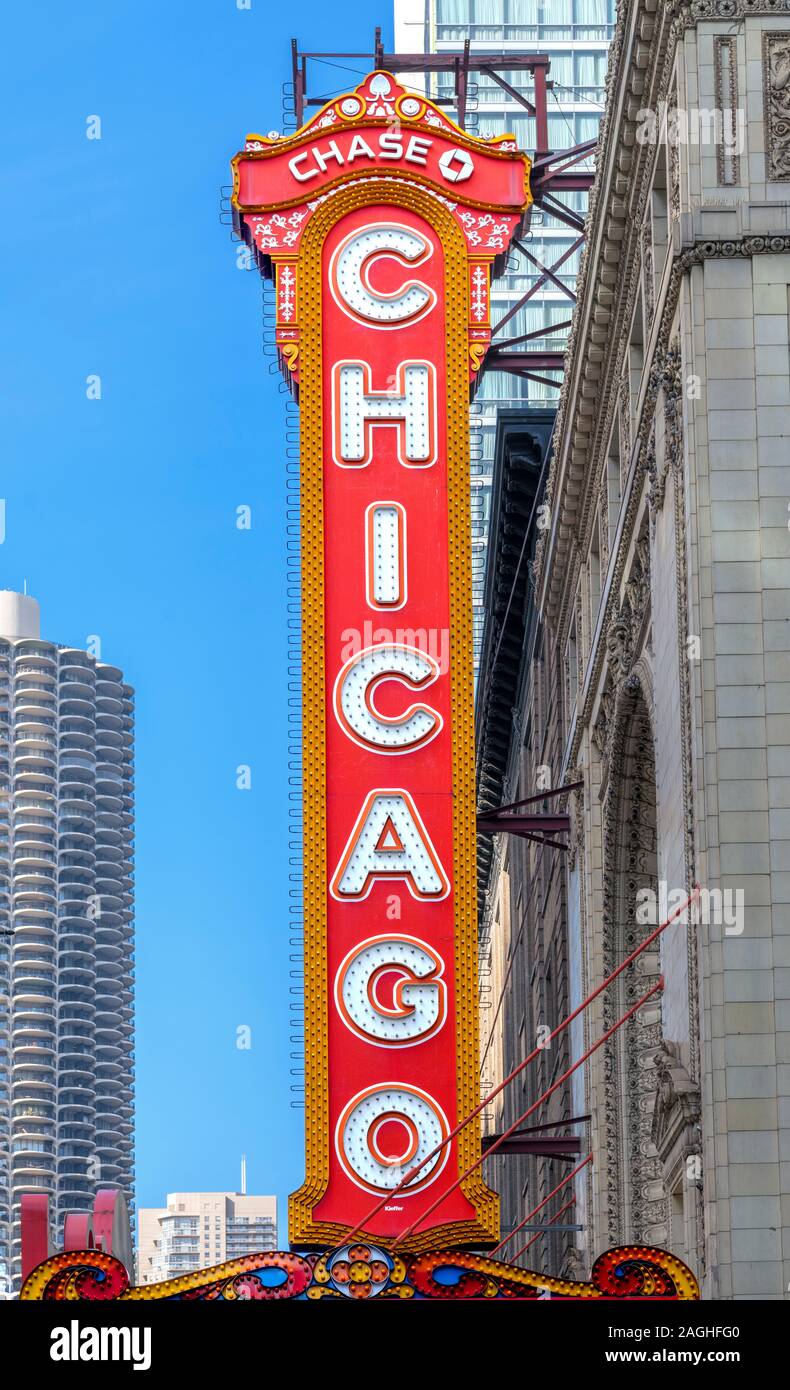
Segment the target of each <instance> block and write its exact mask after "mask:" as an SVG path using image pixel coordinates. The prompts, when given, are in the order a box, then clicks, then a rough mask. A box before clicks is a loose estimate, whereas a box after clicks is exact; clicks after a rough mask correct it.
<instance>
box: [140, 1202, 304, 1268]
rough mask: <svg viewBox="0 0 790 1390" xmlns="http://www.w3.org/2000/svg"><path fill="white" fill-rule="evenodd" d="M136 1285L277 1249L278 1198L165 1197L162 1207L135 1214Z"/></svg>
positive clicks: (142, 1210) (147, 1208)
mask: <svg viewBox="0 0 790 1390" xmlns="http://www.w3.org/2000/svg"><path fill="white" fill-rule="evenodd" d="M137 1233H138V1256H137V1283H138V1284H158V1283H161V1282H162V1281H163V1280H165V1279H176V1278H178V1276H179V1275H181V1274H189V1273H190V1271H191V1270H194V1269H206V1268H208V1267H209V1266H211V1265H218V1264H222V1263H223V1262H224V1261H225V1260H234V1259H238V1258H239V1256H241V1255H255V1254H258V1252H259V1251H261V1250H274V1249H276V1247H277V1198H276V1197H256V1196H252V1195H249V1196H248V1195H247V1193H244V1192H168V1194H167V1206H164V1207H140V1209H139V1211H138V1213H137Z"/></svg>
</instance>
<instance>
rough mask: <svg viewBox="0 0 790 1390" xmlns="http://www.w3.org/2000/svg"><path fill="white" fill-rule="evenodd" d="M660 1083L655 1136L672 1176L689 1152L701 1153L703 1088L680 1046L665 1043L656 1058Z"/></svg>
mask: <svg viewBox="0 0 790 1390" xmlns="http://www.w3.org/2000/svg"><path fill="white" fill-rule="evenodd" d="M653 1060H654V1062H655V1068H656V1075H657V1078H658V1084H657V1086H656V1100H655V1106H654V1108H653V1126H652V1139H653V1143H654V1144H655V1146H656V1150H657V1152H658V1156H659V1158H660V1159H661V1162H662V1163H663V1165H664V1171H665V1173H666V1174H667V1175H669V1174H670V1173H671V1172H672V1171H673V1170H674V1169H676V1168H677V1166H678V1164H679V1163H680V1162H682V1161H683V1160H685V1158H686V1157H687V1156H688V1155H689V1154H695V1153H698V1152H699V1147H700V1144H699V1130H698V1128H697V1126H698V1125H699V1123H700V1116H701V1113H702V1107H701V1099H700V1090H699V1087H698V1086H695V1085H694V1082H693V1081H692V1080H691V1078H690V1076H689V1074H688V1072H687V1071H686V1068H685V1067H684V1066H683V1063H682V1062H681V1060H680V1049H679V1048H678V1047H677V1045H676V1044H674V1043H671V1042H662V1043H661V1046H660V1047H659V1048H658V1051H657V1052H656V1053H655V1055H654V1058H653Z"/></svg>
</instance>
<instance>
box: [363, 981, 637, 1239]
mask: <svg viewBox="0 0 790 1390" xmlns="http://www.w3.org/2000/svg"><path fill="white" fill-rule="evenodd" d="M663 988H664V977H663V975H662V976H661V979H660V980H659V981H658V984H656V985H653V988H652V989H650V990H648V992H647V994H643V995H642V998H641V999H638V1000H637V1002H636V1003H635V1004H633V1005H632V1006H631V1008H630V1009H629V1010H628V1012H627V1013H624V1014H623V1016H622V1018H618V1020H617V1022H616V1023H613V1024H612V1026H611V1028H607V1030H606V1032H605V1033H603V1034H602V1035H601V1037H600V1038H599V1039H598V1041H597V1042H595V1043H593V1045H592V1047H589V1048H588V1049H587V1051H586V1052H585V1053H583V1054H582V1056H581V1057H580V1058H579V1060H578V1062H574V1063H573V1065H572V1066H570V1067H568V1070H567V1071H565V1072H563V1074H562V1076H559V1077H557V1080H556V1081H555V1082H554V1084H553V1085H552V1086H549V1089H548V1090H547V1091H544V1092H543V1095H542V1096H538V1099H537V1100H536V1101H535V1102H534V1104H532V1105H530V1107H529V1109H528V1110H525V1111H524V1114H523V1115H519V1117H518V1119H517V1120H514V1122H513V1124H512V1125H511V1126H510V1128H509V1129H506V1130H505V1132H504V1133H503V1134H500V1136H499V1138H498V1139H496V1140H495V1141H494V1143H493V1144H491V1145H490V1147H489V1148H488V1149H486V1152H485V1153H483V1154H481V1155H480V1157H479V1158H478V1159H475V1162H474V1163H470V1165H469V1167H468V1168H467V1169H466V1172H464V1173H462V1174H461V1176H460V1178H456V1179H455V1182H452V1183H451V1184H450V1186H449V1187H448V1188H446V1189H445V1191H444V1192H441V1193H440V1194H439V1196H438V1197H436V1198H435V1199H434V1200H433V1202H431V1205H430V1206H429V1207H428V1208H427V1210H426V1211H424V1212H423V1213H422V1215H421V1216H418V1217H417V1218H416V1220H414V1221H412V1222H411V1223H410V1224H409V1225H408V1226H407V1227H406V1229H405V1231H401V1234H400V1235H399V1236H397V1237H396V1239H395V1240H394V1241H393V1242H392V1244H391V1247H390V1248H391V1249H393V1250H394V1249H395V1247H396V1246H397V1245H400V1243H401V1241H402V1240H405V1239H406V1237H407V1236H410V1235H411V1234H412V1232H413V1231H414V1230H416V1228H417V1227H418V1226H419V1225H420V1222H422V1221H427V1219H428V1217H429V1216H432V1215H433V1213H434V1212H435V1211H436V1208H437V1207H438V1206H441V1204H442V1202H444V1201H445V1200H446V1199H447V1197H449V1196H450V1193H451V1192H454V1191H455V1189H456V1187H460V1185H461V1183H463V1182H466V1179H467V1178H470V1177H471V1176H472V1174H473V1173H475V1172H477V1169H478V1168H480V1167H481V1166H482V1164H483V1163H485V1161H486V1159H487V1158H490V1157H491V1155H492V1153H494V1152H495V1151H496V1150H497V1149H498V1148H499V1147H500V1145H501V1144H504V1142H505V1140H506V1139H509V1138H510V1136H511V1134H512V1133H513V1132H514V1130H516V1129H518V1128H519V1126H520V1125H522V1124H523V1123H524V1121H525V1120H528V1119H529V1117H530V1115H533V1114H534V1113H535V1111H536V1110H537V1109H538V1106H540V1105H542V1104H543V1102H544V1101H546V1100H548V1098H549V1096H553V1094H554V1092H555V1091H557V1090H559V1088H560V1086H562V1085H563V1084H564V1082H566V1081H567V1080H568V1077H569V1076H572V1075H573V1073H574V1072H575V1071H578V1070H579V1067H580V1066H582V1065H583V1064H584V1063H585V1062H586V1061H588V1060H589V1058H590V1057H592V1055H593V1053H594V1052H597V1051H598V1048H599V1047H603V1045H604V1043H605V1042H608V1041H609V1039H610V1038H611V1036H612V1034H613V1033H616V1032H617V1030H618V1028H622V1026H623V1024H624V1023H627V1022H628V1020H629V1018H632V1017H633V1015H634V1014H635V1013H636V1012H637V1010H638V1009H641V1008H642V1006H643V1005H644V1004H646V1003H647V1002H648V1000H649V999H652V998H653V995H654V994H659V993H660V992H661V990H662V989H663Z"/></svg>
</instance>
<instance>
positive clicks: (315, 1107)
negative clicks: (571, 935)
mask: <svg viewBox="0 0 790 1390" xmlns="http://www.w3.org/2000/svg"><path fill="white" fill-rule="evenodd" d="M381 204H385V205H389V206H393V207H401V208H408V209H410V210H411V211H413V212H415V213H416V214H417V215H419V216H420V217H422V218H424V220H425V221H426V222H427V223H428V224H429V225H430V226H431V227H432V228H433V230H434V231H435V232H436V234H437V236H438V237H439V240H440V242H441V245H442V251H443V254H444V284H445V297H446V321H445V329H446V339H447V352H446V373H447V402H446V408H447V487H448V541H449V564H450V586H449V617H450V713H451V719H450V723H451V727H452V731H453V735H452V778H453V816H452V823H453V870H454V898H453V903H454V909H453V910H454V934H455V990H456V1009H455V1019H456V1024H455V1029H456V1031H455V1048H456V1103H457V1111H456V1116H455V1119H456V1121H460V1120H462V1119H464V1118H465V1117H466V1116H467V1115H468V1114H469V1113H470V1112H471V1111H472V1110H473V1109H474V1108H475V1106H476V1105H477V1103H478V1099H479V1037H478V1013H477V989H476V984H477V970H476V965H477V932H476V924H477V908H476V896H475V878H476V873H475V859H476V824H475V760H474V710H473V672H472V540H471V515H470V508H471V501H470V495H469V493H470V489H469V419H468V389H469V370H468V352H467V324H468V319H469V288H468V280H469V277H468V269H467V267H468V259H467V250H466V246H465V243H464V237H463V234H462V232H461V229H460V227H459V226H458V225H457V223H456V222H455V219H454V218H453V216H452V214H451V213H450V211H449V210H448V209H446V208H445V207H444V206H443V205H442V204H441V203H439V202H438V201H437V199H436V198H435V197H434V196H431V194H429V193H427V192H425V191H423V190H422V189H420V188H417V187H414V186H413V180H412V179H411V178H410V179H409V182H406V181H405V180H402V179H401V180H397V181H393V182H390V180H389V178H388V181H387V183H376V184H375V185H373V186H371V183H370V180H369V178H368V179H367V180H365V182H363V183H359V182H356V183H354V184H351V185H349V183H348V180H346V187H345V188H344V189H343V191H341V192H338V194H337V195H336V196H335V197H334V198H332V199H330V200H329V201H328V202H327V203H324V204H322V205H321V206H320V207H319V208H318V209H317V210H316V211H315V213H314V214H313V216H312V218H311V219H310V221H309V222H308V224H307V226H306V228H305V231H304V234H303V239H302V244H301V268H300V275H301V284H300V326H301V339H300V352H299V360H300V416H301V436H300V460H301V465H300V478H301V483H300V498H301V527H302V530H301V535H302V544H301V556H302V726H303V750H304V751H303V768H302V775H303V845H304V924H305V925H304V933H305V939H304V948H305V980H304V992H305V1139H306V1167H305V1180H304V1182H303V1184H302V1186H301V1187H300V1188H299V1189H298V1190H297V1191H296V1192H293V1193H291V1195H290V1198H289V1204H288V1218H289V1234H290V1239H291V1243H292V1244H293V1245H295V1246H300V1247H303V1248H305V1247H314V1246H324V1247H325V1246H327V1245H329V1246H337V1245H338V1244H341V1243H342V1241H343V1240H344V1237H345V1235H346V1233H347V1230H348V1226H347V1225H342V1224H340V1223H336V1222H320V1221H315V1220H314V1219H313V1216H312V1209H313V1208H314V1206H315V1205H316V1203H317V1202H318V1201H320V1200H321V1197H322V1196H323V1195H324V1193H325V1191H326V1187H327V1184H328V1180H329V1143H330V1133H329V1095H328V1092H329V1087H328V1074H329V1073H328V1044H327V1033H326V1019H327V1010H328V1005H329V985H328V978H327V910H326V891H327V889H326V885H327V849H326V723H325V717H326V707H325V702H326V662H325V651H324V517H323V452H324V416H323V393H322V357H323V354H322V327H321V325H322V252H323V246H324V241H325V239H326V237H327V235H328V234H329V232H330V230H331V229H332V228H333V227H334V225H335V224H336V223H337V222H338V221H339V220H340V219H341V218H342V217H343V216H344V215H345V214H346V213H348V212H351V211H354V210H355V209H357V208H361V207H366V206H376V205H381ZM456 1153H457V1161H458V1169H459V1172H463V1171H464V1170H465V1169H466V1168H468V1167H470V1166H471V1164H473V1163H474V1162H475V1161H476V1160H477V1159H478V1158H479V1157H480V1133H479V1127H478V1125H477V1124H476V1123H473V1124H471V1125H467V1126H466V1128H465V1129H464V1130H463V1131H462V1132H461V1134H460V1135H459V1136H458V1139H457V1141H456ZM461 1190H462V1192H463V1193H464V1196H465V1197H466V1198H467V1200H468V1201H469V1202H471V1203H472V1204H473V1205H474V1206H475V1207H476V1210H477V1213H478V1217H477V1219H473V1220H469V1221H455V1222H449V1223H447V1224H446V1225H444V1226H441V1227H434V1228H432V1229H431V1230H428V1231H424V1232H419V1231H418V1232H415V1233H414V1234H412V1235H411V1236H410V1237H409V1238H408V1239H407V1240H406V1241H404V1242H403V1252H404V1253H422V1252H427V1251H431V1250H434V1251H435V1250H436V1249H437V1248H446V1247H447V1246H451V1245H456V1244H458V1245H461V1244H471V1245H473V1246H478V1247H480V1246H485V1245H489V1244H494V1243H495V1242H496V1241H497V1240H498V1238H499V1198H498V1196H497V1195H496V1194H495V1193H494V1192H492V1191H491V1189H490V1188H489V1187H487V1185H486V1184H485V1182H484V1181H483V1179H482V1176H481V1175H480V1172H479V1170H478V1171H477V1172H476V1173H474V1174H473V1175H472V1176H471V1177H470V1178H468V1179H467V1180H466V1181H465V1182H464V1183H463V1184H462V1185H461ZM358 1239H359V1240H365V1239H368V1240H370V1241H373V1242H375V1241H376V1240H377V1237H375V1236H374V1235H373V1234H370V1235H369V1236H366V1235H365V1233H364V1232H360V1233H359V1235H358Z"/></svg>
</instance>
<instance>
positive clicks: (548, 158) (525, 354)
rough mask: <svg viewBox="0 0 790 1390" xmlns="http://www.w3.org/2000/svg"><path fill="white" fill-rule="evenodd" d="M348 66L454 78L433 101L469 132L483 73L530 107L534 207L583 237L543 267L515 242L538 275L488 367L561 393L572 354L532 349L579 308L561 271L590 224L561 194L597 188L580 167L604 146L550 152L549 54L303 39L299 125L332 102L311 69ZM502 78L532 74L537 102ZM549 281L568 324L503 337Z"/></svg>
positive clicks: (295, 91) (292, 92) (294, 88)
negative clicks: (337, 44) (336, 46)
mask: <svg viewBox="0 0 790 1390" xmlns="http://www.w3.org/2000/svg"><path fill="white" fill-rule="evenodd" d="M348 62H363V63H368V64H372V65H373V67H375V68H377V69H381V70H383V71H385V72H391V73H393V74H399V75H401V76H403V77H408V76H409V75H410V74H412V73H413V74H416V75H418V76H428V75H430V74H433V73H449V74H450V75H451V76H452V78H453V80H454V92H453V95H452V96H440V97H433V98H432V100H434V101H435V102H436V103H437V105H439V106H449V107H453V108H455V110H456V111H457V115H458V124H459V125H460V126H462V127H464V128H465V126H466V117H467V109H468V102H469V80H470V76H471V75H473V74H481V73H482V74H483V75H484V76H486V77H489V78H491V80H492V81H493V82H495V83H496V84H497V86H499V87H501V88H502V90H503V91H504V92H507V94H508V96H510V97H512V98H513V100H514V101H516V102H518V103H519V105H520V106H523V107H524V110H525V111H527V113H528V114H529V115H530V116H534V118H535V149H534V151H533V164H532V176H531V189H532V197H533V200H534V201H533V207H536V208H538V209H539V210H540V211H542V212H543V213H545V214H546V215H547V216H550V217H554V218H556V219H557V220H558V221H560V222H562V223H564V225H565V226H567V227H569V228H570V229H571V230H572V231H573V232H575V233H576V238H575V240H574V242H573V245H572V246H571V247H570V249H569V250H567V251H565V252H564V253H563V255H562V256H560V257H559V259H558V260H556V261H554V262H553V264H551V265H548V266H546V265H544V264H543V263H542V262H541V261H540V260H539V259H538V257H537V256H534V255H533V254H532V252H531V251H529V250H528V249H527V247H526V246H525V245H524V243H523V240H516V241H514V243H513V244H514V246H515V248H516V251H517V253H518V254H519V255H521V256H522V257H523V259H524V260H525V261H526V263H527V265H528V266H530V267H531V268H532V269H533V270H534V271H536V272H537V278H536V279H535V281H534V282H533V284H532V285H531V286H530V288H529V289H528V290H527V291H526V293H525V294H523V295H522V296H521V298H520V299H519V300H518V301H517V303H515V304H514V305H513V306H512V307H511V308H510V309H509V310H508V312H507V313H506V314H505V315H504V317H503V318H501V319H500V320H499V322H498V323H496V324H494V327H493V331H492V343H491V346H490V348H489V350H488V353H487V354H486V357H485V360H484V363H483V369H484V370H486V369H488V370H489V371H491V370H496V371H499V372H510V373H511V374H512V375H513V376H519V377H525V378H526V379H527V380H529V381H535V382H539V383H540V384H541V385H544V386H550V387H553V388H554V389H555V390H559V389H560V386H561V380H560V378H559V377H558V376H556V375H546V374H547V373H561V372H562V371H563V370H564V366H565V353H564V352H563V351H556V352H544V351H540V350H538V349H533V348H531V347H530V346H529V344H530V342H531V341H533V340H534V339H537V338H548V337H551V336H552V335H553V334H556V333H559V332H561V331H563V330H564V329H566V328H568V327H569V326H570V322H571V320H570V312H572V309H573V306H574V305H575V303H576V295H575V294H574V293H573V291H572V290H571V289H570V288H569V287H568V286H567V285H566V284H565V282H564V281H563V280H562V279H560V277H559V275H558V271H560V270H561V269H562V266H563V265H564V264H565V263H566V261H568V260H570V258H571V257H572V256H573V255H575V253H576V252H577V251H578V250H579V249H580V247H581V246H582V245H583V243H584V239H585V222H584V219H583V218H582V217H580V216H579V214H578V213H577V212H575V211H574V210H573V209H571V208H569V207H568V206H567V205H566V204H565V203H563V202H561V201H560V196H561V195H562V194H563V193H578V192H586V191H588V190H589V189H590V188H591V187H592V184H593V180H594V177H595V175H594V174H593V173H592V172H591V171H590V170H589V169H583V168H580V167H579V166H580V165H581V164H582V163H583V162H584V161H585V160H587V159H589V158H590V156H591V155H593V154H594V153H595V150H596V148H597V141H595V140H587V141H585V142H584V143H583V144H579V145H573V146H571V147H570V148H568V149H563V150H552V149H550V148H549V120H548V99H549V95H550V93H551V92H552V90H553V87H554V83H553V82H552V80H551V78H550V76H549V73H550V70H551V61H550V59H549V57H548V55H547V54H545V53H528V52H523V53H520V52H499V53H497V52H492V53H487V52H486V53H481V52H477V51H475V52H473V51H472V48H471V44H470V41H469V39H467V40H466V41H465V42H464V45H463V48H461V49H460V50H459V51H458V52H455V53H453V52H443V53H387V52H385V50H384V46H383V44H382V40H381V29H380V28H377V29H376V31H375V35H374V41H373V47H372V49H371V50H369V51H368V52H356V53H329V52H327V53H323V52H307V51H306V50H303V49H300V48H299V44H298V42H297V40H296V39H292V40H291V82H290V84H287V86H286V88H285V89H284V95H285V98H286V100H288V101H292V102H293V115H294V116H295V119H296V125H297V127H299V126H301V125H302V124H303V123H304V120H305V118H306V116H307V114H308V111H309V110H310V108H311V107H316V106H323V105H324V102H325V100H326V97H325V96H314V95H313V94H312V92H313V87H312V82H311V78H312V67H311V64H315V63H323V64H327V65H329V66H334V67H338V68H340V69H341V70H342V68H343V65H344V64H347V63H348ZM503 72H511V73H512V72H524V73H528V74H529V75H530V77H531V79H532V94H531V96H527V94H526V93H525V92H523V91H520V90H519V89H518V88H516V87H514V86H512V85H511V83H510V82H508V80H507V79H506V78H505V77H503V75H502V74H503ZM531 215H532V208H530V210H529V212H528V214H527V217H526V219H525V224H524V232H525V233H526V232H527V231H528V230H529V223H530V218H531ZM549 283H550V284H552V285H554V287H555V288H556V289H559V290H560V291H561V292H562V294H564V295H565V297H566V298H567V300H568V304H569V317H568V319H567V320H564V321H563V322H562V323H558V324H552V325H551V326H550V327H549V328H541V329H538V330H537V331H536V332H533V333H523V334H521V335H519V336H518V337H515V338H501V337H499V336H498V335H499V334H500V333H501V331H502V329H503V328H505V327H506V325H507V324H508V323H509V322H510V320H511V319H512V318H513V317H514V316H515V315H516V314H517V313H518V311H519V310H520V309H522V308H523V307H524V306H525V305H526V304H528V303H529V301H530V300H531V299H532V298H534V296H535V295H536V294H537V293H538V291H539V290H541V289H542V288H543V286H544V285H546V284H549Z"/></svg>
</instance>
